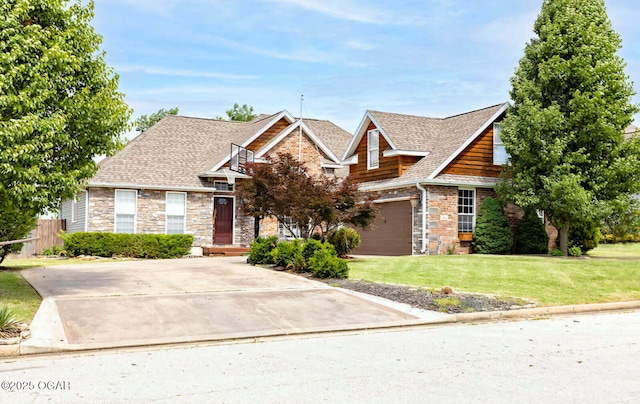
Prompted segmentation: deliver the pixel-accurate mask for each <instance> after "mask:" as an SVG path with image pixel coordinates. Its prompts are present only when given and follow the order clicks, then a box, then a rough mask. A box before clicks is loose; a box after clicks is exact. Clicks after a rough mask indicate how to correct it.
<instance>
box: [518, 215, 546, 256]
mask: <svg viewBox="0 0 640 404" xmlns="http://www.w3.org/2000/svg"><path fill="white" fill-rule="evenodd" d="M513 248H514V251H515V253H516V254H548V253H549V235H548V234H547V230H546V228H545V225H544V223H543V222H542V220H540V217H538V214H537V213H536V211H535V210H533V209H527V210H526V211H525V212H524V217H523V218H522V219H521V220H520V222H519V223H518V226H517V227H516V231H515V235H514V236H513Z"/></svg>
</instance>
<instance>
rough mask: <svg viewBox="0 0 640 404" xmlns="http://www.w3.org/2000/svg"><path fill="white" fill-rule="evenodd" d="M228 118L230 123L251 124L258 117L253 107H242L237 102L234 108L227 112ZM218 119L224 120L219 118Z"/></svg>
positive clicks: (244, 105) (243, 105)
mask: <svg viewBox="0 0 640 404" xmlns="http://www.w3.org/2000/svg"><path fill="white" fill-rule="evenodd" d="M226 113H227V117H228V118H229V120H230V121H240V122H249V121H251V120H253V118H255V117H256V116H257V115H256V114H254V113H253V107H251V106H249V105H247V104H242V106H240V105H239V104H238V103H237V102H236V103H235V104H233V107H231V108H230V109H228V110H227V112H226ZM216 119H224V118H222V117H221V116H218V117H217V118H216Z"/></svg>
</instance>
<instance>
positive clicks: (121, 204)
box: [61, 111, 351, 253]
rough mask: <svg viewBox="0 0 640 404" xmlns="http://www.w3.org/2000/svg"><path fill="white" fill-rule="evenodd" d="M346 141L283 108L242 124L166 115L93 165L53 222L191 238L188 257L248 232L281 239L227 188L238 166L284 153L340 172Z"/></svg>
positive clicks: (314, 167) (337, 131) (245, 240)
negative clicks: (88, 177) (83, 184)
mask: <svg viewBox="0 0 640 404" xmlns="http://www.w3.org/2000/svg"><path fill="white" fill-rule="evenodd" d="M350 138H351V135H350V134H349V133H348V132H346V131H345V130H343V129H341V128H339V127H338V126H336V125H335V124H333V123H331V122H329V121H325V120H316V119H303V120H300V119H296V118H294V117H293V116H292V115H291V114H290V113H289V112H287V111H281V112H279V113H276V114H273V115H260V116H258V117H256V118H255V119H254V120H252V121H250V122H234V121H223V120H216V119H201V118H190V117H183V116H175V115H167V116H165V117H164V118H162V120H160V121H159V122H158V123H157V124H155V125H154V126H153V127H151V128H149V129H148V130H146V131H144V132H143V133H141V134H140V135H139V136H138V137H136V138H135V139H133V140H132V141H131V142H130V143H129V144H127V145H126V147H124V148H123V149H122V150H121V151H119V152H118V153H117V154H116V155H114V156H113V157H110V158H108V159H105V160H103V161H101V162H100V163H99V170H98V172H97V174H96V175H95V176H94V177H93V178H92V179H91V180H90V181H89V183H88V184H87V186H86V188H85V189H84V190H83V191H82V192H81V193H80V194H79V195H78V196H77V197H76V198H74V199H73V200H68V201H64V202H62V204H61V218H62V219H67V232H69V233H72V232H76V231H88V232H115V233H152V234H175V233H186V234H192V235H193V236H194V247H196V248H195V249H194V252H195V253H198V252H199V251H200V250H199V248H201V247H206V246H212V245H225V246H247V245H248V244H249V243H251V241H252V240H253V239H254V236H255V234H256V230H257V231H258V232H259V233H260V234H261V235H275V234H279V233H280V235H281V236H283V237H284V236H286V234H283V232H284V229H283V228H282V227H281V226H278V223H277V221H276V220H275V219H271V218H267V219H264V220H262V222H260V223H255V222H254V218H253V217H246V216H245V215H243V212H242V206H241V203H240V202H241V201H238V200H236V196H235V195H234V186H236V185H237V184H238V183H239V182H241V181H242V179H244V178H248V177H247V176H246V175H245V174H242V173H241V172H238V171H241V170H239V168H241V167H238V166H242V164H241V163H242V162H243V160H245V159H251V158H253V159H254V161H265V159H266V158H267V157H269V156H273V155H276V154H277V153H282V152H288V153H291V154H292V155H294V156H296V157H299V158H300V159H301V160H302V161H304V162H305V163H306V164H307V167H308V168H309V171H310V172H315V173H325V174H327V175H341V169H342V165H341V164H340V158H339V156H341V155H342V154H343V153H344V151H345V149H346V146H347V144H348V143H349V140H350ZM342 170H343V169H342ZM343 171H346V170H343Z"/></svg>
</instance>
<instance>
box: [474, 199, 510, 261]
mask: <svg viewBox="0 0 640 404" xmlns="http://www.w3.org/2000/svg"><path fill="white" fill-rule="evenodd" d="M472 244H473V251H474V252H475V253H479V254H507V253H509V252H510V251H511V245H512V238H511V228H510V227H509V221H508V220H507V216H506V215H505V214H504V209H503V207H502V202H500V201H499V200H498V199H496V198H486V199H485V200H484V201H483V202H482V205H481V206H480V211H479V212H478V218H477V220H476V229H475V231H474V233H473V242H472Z"/></svg>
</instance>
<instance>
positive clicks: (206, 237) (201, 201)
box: [87, 188, 213, 246]
mask: <svg viewBox="0 0 640 404" xmlns="http://www.w3.org/2000/svg"><path fill="white" fill-rule="evenodd" d="M114 206H115V189H113V188H90V189H89V214H88V216H89V221H88V224H87V231H92V232H113V231H114V229H115V211H114ZM165 206H166V191H157V190H148V189H141V190H138V199H137V215H136V232H137V233H142V234H164V233H165V231H166V228H165V225H166V222H165ZM212 215H213V202H212V195H211V194H210V193H207V192H187V217H186V228H185V233H186V234H192V235H193V236H194V242H193V245H194V246H203V245H207V244H211V241H212V234H213V224H212Z"/></svg>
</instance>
